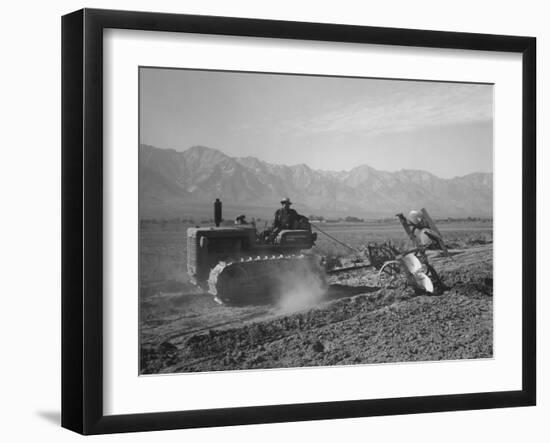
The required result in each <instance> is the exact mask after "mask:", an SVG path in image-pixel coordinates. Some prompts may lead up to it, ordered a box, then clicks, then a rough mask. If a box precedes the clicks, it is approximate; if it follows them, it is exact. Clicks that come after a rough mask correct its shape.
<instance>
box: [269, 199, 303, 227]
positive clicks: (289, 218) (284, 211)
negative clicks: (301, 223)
mask: <svg viewBox="0 0 550 443" xmlns="http://www.w3.org/2000/svg"><path fill="white" fill-rule="evenodd" d="M291 204H292V202H291V201H290V199H289V198H288V197H285V198H283V199H282V200H281V206H282V207H281V208H279V209H277V211H275V218H274V220H273V226H272V230H273V232H275V231H277V232H278V231H281V230H283V229H295V225H296V223H297V222H298V218H299V215H298V213H297V212H296V211H295V210H294V209H291V208H290V205H291Z"/></svg>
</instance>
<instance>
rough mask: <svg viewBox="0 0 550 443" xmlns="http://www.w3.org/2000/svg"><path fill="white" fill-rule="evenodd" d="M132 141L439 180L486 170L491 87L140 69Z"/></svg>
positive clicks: (489, 155)
mask: <svg viewBox="0 0 550 443" xmlns="http://www.w3.org/2000/svg"><path fill="white" fill-rule="evenodd" d="M140 143H144V144H149V145H152V146H156V147H158V148H171V149H176V150H178V151H183V150H186V149H188V148H190V147H191V146H195V145H201V146H207V147H210V148H215V149H218V150H220V151H222V152H224V153H225V154H227V155H229V156H232V157H247V156H253V157H257V158H259V159H260V160H263V161H267V162H269V163H276V164H285V165H294V164H300V163H304V164H306V165H308V166H309V167H311V168H313V169H323V170H334V171H340V170H350V169H352V168H354V167H356V166H359V165H363V164H367V165H369V166H371V167H373V168H375V169H379V170H385V171H396V170H400V169H423V170H426V171H429V172H431V173H433V174H435V175H437V176H439V177H443V178H448V177H455V176H463V175H466V174H469V173H472V172H492V170H493V86H492V85H487V84H464V83H445V82H423V81H409V80H389V79H370V78H349V77H326V76H300V75H285V74H263V73H244V72H227V71H203V70H184V69H162V68H140Z"/></svg>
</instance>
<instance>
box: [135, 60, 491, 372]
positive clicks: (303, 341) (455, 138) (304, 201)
mask: <svg viewBox="0 0 550 443" xmlns="http://www.w3.org/2000/svg"><path fill="white" fill-rule="evenodd" d="M493 93H494V85H493V84H487V83H454V82H437V81H422V80H409V79H384V78H355V77H337V76H314V75H294V74H288V73H255V72H233V71H209V70H194V69H172V68H163V67H140V68H139V237H140V238H139V279H140V281H139V318H140V322H139V341H140V374H142V375H146V374H165V373H182V372H205V371H206V372H208V371H235V370H254V369H282V368H305V367H311V366H325V367H326V366H335V365H365V364H380V363H406V362H427V361H441V360H463V359H490V358H492V357H493V298H492V296H493V218H492V217H493Z"/></svg>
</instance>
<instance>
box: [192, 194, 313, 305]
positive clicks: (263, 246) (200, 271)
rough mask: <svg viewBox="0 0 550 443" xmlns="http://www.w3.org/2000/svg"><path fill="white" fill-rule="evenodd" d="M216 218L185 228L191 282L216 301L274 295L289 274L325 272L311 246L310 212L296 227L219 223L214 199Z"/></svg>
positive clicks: (233, 301) (243, 300) (219, 207)
mask: <svg viewBox="0 0 550 443" xmlns="http://www.w3.org/2000/svg"><path fill="white" fill-rule="evenodd" d="M242 220H243V219H241V220H239V221H240V222H242ZM214 222H215V226H212V227H195V228H189V229H188V230H187V254H188V255H187V272H188V274H189V276H190V278H191V282H192V283H193V284H195V285H197V286H198V287H200V288H202V289H204V290H206V291H208V292H209V293H210V294H212V295H214V297H215V300H216V301H217V302H219V303H228V304H242V303H250V302H254V301H259V300H260V299H270V298H273V297H276V296H277V294H278V291H280V288H281V286H282V285H283V284H284V281H285V279H288V278H292V277H302V276H305V274H308V275H311V273H313V274H316V275H318V276H319V278H320V279H323V278H324V273H323V268H322V266H321V257H319V256H317V255H315V254H312V253H311V251H310V249H311V248H312V247H313V246H314V244H315V240H316V239H317V234H316V233H312V232H311V225H310V223H309V221H308V219H307V218H305V217H300V219H299V221H298V223H297V226H296V229H283V230H280V231H273V232H263V233H259V232H258V231H257V230H256V227H255V226H254V225H253V224H246V223H242V224H238V225H235V226H220V224H221V222H222V204H221V202H220V201H219V200H218V199H216V202H215V203H214ZM300 274H304V275H300Z"/></svg>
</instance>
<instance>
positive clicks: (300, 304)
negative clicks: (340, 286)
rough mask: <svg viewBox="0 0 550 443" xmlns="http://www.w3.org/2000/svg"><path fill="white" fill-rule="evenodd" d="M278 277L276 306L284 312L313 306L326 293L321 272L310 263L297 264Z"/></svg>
mask: <svg viewBox="0 0 550 443" xmlns="http://www.w3.org/2000/svg"><path fill="white" fill-rule="evenodd" d="M279 279H280V284H279V296H278V297H277V307H278V308H279V310H280V311H281V312H282V313H284V314H289V313H294V312H298V311H302V310H304V309H308V308H311V307H314V306H316V305H317V304H319V303H320V302H321V301H322V300H323V299H324V297H325V295H326V293H327V288H326V283H325V281H324V279H323V277H322V274H321V273H320V272H319V270H318V269H315V266H314V265H312V264H311V263H303V264H298V265H297V268H296V269H294V270H293V271H289V272H285V273H283V274H282V275H281V276H279Z"/></svg>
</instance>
